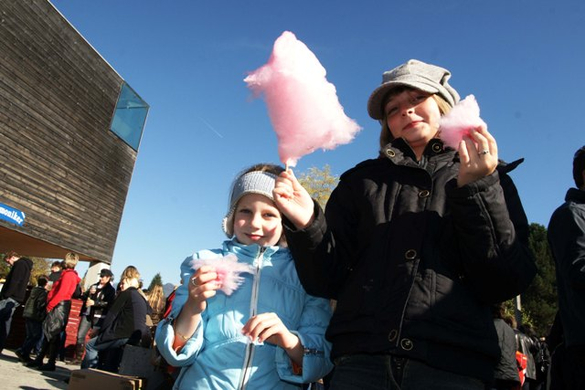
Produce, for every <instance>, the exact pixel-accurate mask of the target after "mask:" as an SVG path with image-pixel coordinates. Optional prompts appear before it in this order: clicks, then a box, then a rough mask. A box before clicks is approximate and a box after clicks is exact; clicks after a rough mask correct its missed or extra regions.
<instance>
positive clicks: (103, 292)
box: [79, 282, 116, 321]
mask: <svg viewBox="0 0 585 390" xmlns="http://www.w3.org/2000/svg"><path fill="white" fill-rule="evenodd" d="M92 286H95V288H96V292H95V294H90V293H89V291H90V289H91V287H90V289H88V290H87V291H86V292H85V293H83V295H82V296H81V299H82V300H83V306H82V307H81V310H80V311H79V315H80V316H82V315H87V319H88V320H89V321H92V320H93V319H94V316H95V315H96V314H97V315H98V316H105V315H106V314H108V309H109V308H110V306H112V303H114V299H115V298H116V289H115V288H114V286H112V284H111V283H106V284H105V285H104V286H103V287H102V288H101V289H98V286H99V282H98V283H95V284H92ZM88 298H90V299H92V300H93V301H94V304H93V306H91V308H90V309H89V313H87V312H88V310H87V306H86V304H87V299H88ZM86 313H87V314H86Z"/></svg>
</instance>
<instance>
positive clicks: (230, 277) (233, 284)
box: [191, 254, 254, 295]
mask: <svg viewBox="0 0 585 390" xmlns="http://www.w3.org/2000/svg"><path fill="white" fill-rule="evenodd" d="M204 265H209V266H211V267H213V268H215V272H216V273H217V279H216V281H217V282H218V283H221V288H220V291H223V292H224V293H225V295H232V293H233V292H234V291H236V290H237V289H238V287H240V285H241V284H242V283H244V277H243V276H240V273H243V272H245V273H249V274H250V273H254V267H253V266H252V265H250V264H246V263H238V258H237V257H236V256H235V255H231V254H230V255H227V256H225V257H216V258H213V259H195V260H193V261H192V262H191V268H193V269H194V270H197V269H199V268H201V267H202V266H204Z"/></svg>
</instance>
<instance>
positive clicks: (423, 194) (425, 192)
mask: <svg viewBox="0 0 585 390" xmlns="http://www.w3.org/2000/svg"><path fill="white" fill-rule="evenodd" d="M430 194H431V191H429V190H422V191H420V192H419V193H418V197H419V198H427V197H428V196H429V195H430Z"/></svg>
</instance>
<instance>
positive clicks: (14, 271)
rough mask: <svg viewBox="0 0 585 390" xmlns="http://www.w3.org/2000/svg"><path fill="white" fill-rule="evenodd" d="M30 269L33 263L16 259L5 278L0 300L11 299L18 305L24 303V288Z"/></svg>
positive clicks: (23, 259) (25, 259)
mask: <svg viewBox="0 0 585 390" xmlns="http://www.w3.org/2000/svg"><path fill="white" fill-rule="evenodd" d="M32 268H33V262H32V260H31V259H29V258H28V257H21V258H20V259H18V260H17V261H16V262H15V263H14V265H13V266H12V268H11V269H10V272H9V273H8V276H6V281H5V282H4V286H2V291H1V292H0V300H3V299H6V298H12V299H14V300H15V301H16V302H18V303H20V304H22V303H24V298H25V296H26V286H27V285H28V280H29V278H30V271H31V270H32Z"/></svg>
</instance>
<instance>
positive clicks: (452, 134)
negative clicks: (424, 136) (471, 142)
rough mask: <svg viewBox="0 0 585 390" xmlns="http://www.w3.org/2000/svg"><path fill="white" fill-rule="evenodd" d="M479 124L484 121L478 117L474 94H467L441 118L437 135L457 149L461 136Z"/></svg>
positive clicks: (483, 123) (467, 133)
mask: <svg viewBox="0 0 585 390" xmlns="http://www.w3.org/2000/svg"><path fill="white" fill-rule="evenodd" d="M481 125H485V122H484V121H483V120H482V119H481V118H480V117H479V106H478V104H477V101H476V100H475V96H473V95H469V96H467V97H466V98H465V99H463V100H461V101H460V102H459V103H457V104H456V105H455V107H453V109H452V110H451V111H449V112H448V113H447V114H446V115H445V116H443V117H442V118H441V124H440V127H439V137H441V139H442V140H443V142H444V143H445V145H447V146H450V147H452V148H453V149H458V148H459V143H460V142H461V140H462V139H463V136H466V135H469V130H471V129H473V128H476V127H479V126H481Z"/></svg>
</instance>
